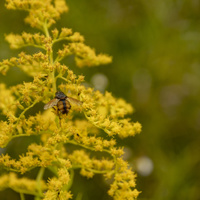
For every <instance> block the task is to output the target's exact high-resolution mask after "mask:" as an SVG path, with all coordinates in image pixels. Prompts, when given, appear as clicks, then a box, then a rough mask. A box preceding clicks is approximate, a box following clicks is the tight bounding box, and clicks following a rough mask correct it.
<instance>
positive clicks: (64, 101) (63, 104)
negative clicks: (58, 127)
mask: <svg viewBox="0 0 200 200" xmlns="http://www.w3.org/2000/svg"><path fill="white" fill-rule="evenodd" d="M70 103H72V104H76V105H78V106H80V105H81V104H82V102H81V101H79V100H77V99H74V98H72V97H68V96H66V95H65V94H64V93H63V92H60V91H58V92H56V95H55V97H54V99H52V100H51V101H49V102H48V103H47V104H46V105H45V106H44V110H47V109H49V108H54V106H57V114H58V115H59V114H60V113H62V114H67V113H68V112H69V110H70V109H71V104H70ZM54 109H55V108H54Z"/></svg>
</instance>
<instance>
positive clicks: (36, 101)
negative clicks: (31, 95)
mask: <svg viewBox="0 0 200 200" xmlns="http://www.w3.org/2000/svg"><path fill="white" fill-rule="evenodd" d="M36 103H38V100H35V101H34V102H33V103H32V104H31V105H30V106H29V107H27V108H26V109H24V110H23V112H22V113H21V114H20V116H19V119H20V118H21V117H22V116H23V115H24V114H25V112H26V111H27V110H29V109H30V108H32V107H33V106H34V105H35V104H36Z"/></svg>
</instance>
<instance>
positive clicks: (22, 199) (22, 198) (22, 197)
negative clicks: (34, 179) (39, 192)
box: [20, 192, 25, 200]
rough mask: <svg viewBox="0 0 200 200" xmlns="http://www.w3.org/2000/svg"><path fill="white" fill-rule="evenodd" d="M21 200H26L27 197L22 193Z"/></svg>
mask: <svg viewBox="0 0 200 200" xmlns="http://www.w3.org/2000/svg"><path fill="white" fill-rule="evenodd" d="M20 199H21V200H25V196H24V194H23V193H21V192H20Z"/></svg>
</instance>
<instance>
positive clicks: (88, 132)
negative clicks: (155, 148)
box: [0, 0, 141, 200]
mask: <svg viewBox="0 0 200 200" xmlns="http://www.w3.org/2000/svg"><path fill="white" fill-rule="evenodd" d="M6 2H7V3H6V6H7V8H9V9H20V10H25V11H27V12H28V17H27V18H26V19H25V21H26V22H28V23H29V24H30V25H31V26H32V27H35V28H37V29H39V31H41V32H40V33H36V34H30V33H26V32H23V33H22V34H21V35H14V34H9V35H7V36H6V40H7V41H8V42H9V44H10V47H11V48H15V49H18V48H22V47H26V46H32V47H36V48H38V49H40V50H41V51H39V52H38V53H35V54H33V55H29V54H28V53H25V52H21V53H20V54H19V55H18V57H13V58H11V59H6V60H3V61H2V62H0V73H2V74H3V75H6V73H7V71H8V70H9V69H10V68H11V67H18V68H19V69H20V70H22V71H24V72H25V73H26V74H28V75H30V76H31V77H32V81H31V82H22V83H21V84H18V85H15V86H12V87H10V88H7V87H6V85H5V84H0V111H1V112H2V115H5V116H6V118H7V120H1V121H0V147H2V148H3V147H6V146H7V144H8V143H9V142H10V141H11V140H12V139H13V138H16V137H22V136H30V135H38V136H39V137H40V144H34V143H32V144H30V145H29V146H28V148H27V152H26V153H25V154H24V155H19V159H17V160H16V159H13V158H11V157H10V156H9V155H8V154H5V155H3V154H2V155H0V166H1V167H4V168H5V169H6V170H8V171H12V172H15V173H21V174H24V173H26V172H28V171H30V170H32V169H34V168H36V167H38V168H40V170H39V172H38V175H37V177H36V180H30V179H28V178H17V176H16V174H14V173H10V174H7V175H3V176H1V177H0V189H1V190H3V189H5V188H11V189H13V190H15V191H17V192H19V193H20V196H21V199H24V194H32V195H34V196H35V197H36V199H37V200H40V199H45V200H51V199H52V200H54V199H63V200H64V199H65V200H66V199H71V198H72V194H71V192H70V187H71V185H72V184H73V176H74V170H75V169H79V170H80V174H81V175H83V176H86V177H87V178H92V177H93V176H94V175H95V174H102V175H103V176H104V177H105V178H106V179H111V180H113V183H112V184H111V186H110V190H109V191H108V194H109V195H110V196H112V197H113V199H115V200H118V199H120V200H131V199H136V198H137V196H138V194H139V192H138V191H137V190H136V189H134V188H135V174H134V173H133V171H132V170H131V169H130V167H129V165H128V164H127V163H126V162H125V161H123V159H122V155H123V153H124V151H123V148H121V147H117V142H116V139H115V136H119V137H120V138H125V137H128V136H134V135H135V134H137V133H140V132H141V124H140V123H139V122H131V119H129V118H126V115H128V114H131V113H132V112H133V111H134V110H133V108H132V106H131V105H130V104H128V103H126V102H125V101H124V100H123V99H116V98H114V97H113V96H112V94H111V93H109V92H105V94H102V93H101V92H99V91H94V90H93V89H92V88H89V87H86V86H84V84H83V82H84V76H83V75H79V76H77V75H76V74H74V72H73V71H72V70H70V68H69V67H67V66H66V65H64V64H62V63H60V62H61V61H62V60H63V59H64V58H65V57H67V56H70V55H74V58H75V62H76V65H77V66H78V67H83V66H88V67H91V66H98V65H101V64H107V63H110V62H111V60H112V58H111V57H110V56H107V55H105V54H98V55H97V54H96V53H95V50H94V49H92V48H90V47H89V46H87V45H85V43H84V37H83V36H81V35H80V34H79V33H78V32H75V33H73V31H72V30H71V29H68V28H63V29H61V30H60V31H59V30H58V29H53V30H50V26H51V25H52V24H53V23H55V20H57V19H58V18H59V17H60V14H61V13H63V12H66V11H67V9H68V7H67V6H66V4H65V1H64V0H44V1H41V0H34V1H33V0H6ZM60 41H62V42H63V43H65V44H64V45H63V49H60V50H58V51H57V54H56V53H54V44H55V43H57V42H60ZM58 83H59V85H58ZM57 90H60V91H62V92H63V93H65V94H66V95H67V97H68V96H70V98H74V99H76V102H79V103H78V104H76V103H72V102H71V103H70V101H69V102H67V103H69V104H70V105H71V107H72V108H71V109H69V113H68V114H67V115H66V114H62V113H61V112H60V111H59V109H58V107H57V106H56V104H54V102H55V101H57V100H55V99H54V95H55V93H56V91H57ZM69 91H70V93H69ZM52 99H53V100H52ZM67 99H69V97H68V98H66V101H67ZM49 101H50V102H51V103H52V102H53V103H52V104H53V106H54V109H52V111H53V112H52V111H51V109H49V110H47V111H45V112H37V113H36V114H35V115H31V116H27V111H29V110H30V109H31V108H33V107H34V106H35V105H36V104H38V103H41V102H42V103H44V104H48V105H49V104H50V103H48V102H49ZM53 106H50V107H53ZM63 107H64V106H63ZM42 110H43V108H41V111H42ZM106 134H107V136H106V137H105V135H106ZM66 144H70V145H73V146H74V147H75V150H73V151H68V149H67V148H66V146H65V145H66ZM76 147H77V149H76ZM80 148H81V150H80ZM97 152H98V153H100V154H102V157H100V158H98V159H97V158H96V157H95V153H97ZM45 169H49V170H50V171H51V172H52V173H53V175H54V176H53V177H51V178H49V179H48V181H42V180H43V173H44V170H45Z"/></svg>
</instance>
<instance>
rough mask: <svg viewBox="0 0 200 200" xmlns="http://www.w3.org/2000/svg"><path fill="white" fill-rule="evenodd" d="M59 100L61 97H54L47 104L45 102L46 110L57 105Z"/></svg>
mask: <svg viewBox="0 0 200 200" xmlns="http://www.w3.org/2000/svg"><path fill="white" fill-rule="evenodd" d="M59 101H60V99H56V98H54V99H52V100H51V101H49V102H48V103H47V104H45V106H44V110H47V109H49V108H52V107H54V106H56V105H57V103H58V102H59Z"/></svg>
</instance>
